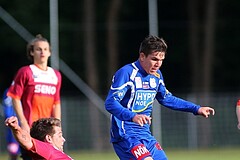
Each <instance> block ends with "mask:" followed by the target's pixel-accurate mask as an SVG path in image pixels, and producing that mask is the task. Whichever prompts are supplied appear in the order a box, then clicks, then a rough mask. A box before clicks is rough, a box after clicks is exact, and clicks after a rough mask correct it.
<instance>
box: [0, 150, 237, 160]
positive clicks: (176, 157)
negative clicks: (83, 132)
mask: <svg viewBox="0 0 240 160" xmlns="http://www.w3.org/2000/svg"><path fill="white" fill-rule="evenodd" d="M165 151H166V154H167V156H168V159H169V160H239V158H240V148H223V149H204V150H170V149H166V150H165ZM68 154H69V155H70V156H71V157H72V158H74V159H75V160H118V158H117V157H116V155H115V154H114V153H113V152H104V153H93V152H89V151H86V152H82V151H80V152H69V153H68ZM0 160H7V155H6V154H1V156H0Z"/></svg>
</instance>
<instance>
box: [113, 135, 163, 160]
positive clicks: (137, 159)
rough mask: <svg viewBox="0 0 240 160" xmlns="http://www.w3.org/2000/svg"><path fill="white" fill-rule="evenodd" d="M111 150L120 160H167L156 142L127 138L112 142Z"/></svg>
mask: <svg viewBox="0 0 240 160" xmlns="http://www.w3.org/2000/svg"><path fill="white" fill-rule="evenodd" d="M113 148H114V150H115V152H116V154H117V155H118V157H119V159H120V160H144V158H146V157H152V158H153V159H157V160H167V156H166V154H165V152H164V151H163V149H162V147H161V146H160V144H159V143H158V142H157V141H156V140H150V141H148V140H137V139H135V138H129V139H126V140H124V141H120V142H114V143H113Z"/></svg>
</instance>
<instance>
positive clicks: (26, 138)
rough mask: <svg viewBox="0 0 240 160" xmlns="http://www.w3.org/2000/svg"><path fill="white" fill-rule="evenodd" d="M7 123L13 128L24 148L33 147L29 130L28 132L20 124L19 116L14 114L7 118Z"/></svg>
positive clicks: (16, 137)
mask: <svg viewBox="0 0 240 160" xmlns="http://www.w3.org/2000/svg"><path fill="white" fill-rule="evenodd" d="M5 125H6V126H8V127H9V128H10V129H11V130H12V133H13V135H14V137H15V139H16V140H17V141H18V142H19V144H20V145H21V146H22V147H23V148H25V149H27V150H29V149H30V148H32V146H33V143H32V138H31V136H30V134H29V133H28V132H26V131H25V130H23V129H22V128H21V127H20V126H19V124H18V119H17V117H15V116H12V117H9V118H7V119H6V121H5Z"/></svg>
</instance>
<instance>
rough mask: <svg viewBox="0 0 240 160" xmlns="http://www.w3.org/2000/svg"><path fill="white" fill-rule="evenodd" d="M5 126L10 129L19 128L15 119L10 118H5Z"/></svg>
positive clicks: (13, 117)
mask: <svg viewBox="0 0 240 160" xmlns="http://www.w3.org/2000/svg"><path fill="white" fill-rule="evenodd" d="M5 125H6V126H8V127H10V128H11V129H17V128H18V127H19V125H18V119H17V117H15V116H11V117H9V118H7V119H6V120H5Z"/></svg>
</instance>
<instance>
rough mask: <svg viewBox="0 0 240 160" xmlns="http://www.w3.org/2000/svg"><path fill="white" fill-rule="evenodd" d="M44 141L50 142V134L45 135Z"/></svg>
mask: <svg viewBox="0 0 240 160" xmlns="http://www.w3.org/2000/svg"><path fill="white" fill-rule="evenodd" d="M45 141H46V142H48V143H51V142H52V137H51V136H50V135H46V137H45Z"/></svg>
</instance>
